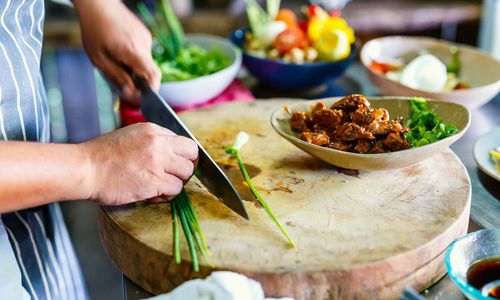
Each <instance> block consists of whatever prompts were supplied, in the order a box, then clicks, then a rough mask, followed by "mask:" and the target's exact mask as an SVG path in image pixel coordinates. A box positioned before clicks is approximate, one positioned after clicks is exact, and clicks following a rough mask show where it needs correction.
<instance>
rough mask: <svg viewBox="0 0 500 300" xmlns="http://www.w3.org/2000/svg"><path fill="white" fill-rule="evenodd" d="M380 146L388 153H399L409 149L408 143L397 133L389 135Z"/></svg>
mask: <svg viewBox="0 0 500 300" xmlns="http://www.w3.org/2000/svg"><path fill="white" fill-rule="evenodd" d="M382 144H383V145H384V148H386V149H388V150H390V151H400V150H405V149H408V148H410V144H409V143H408V141H407V140H406V139H405V138H404V137H402V136H401V134H399V133H389V134H388V135H387V137H386V138H385V140H384V141H383V142H382Z"/></svg>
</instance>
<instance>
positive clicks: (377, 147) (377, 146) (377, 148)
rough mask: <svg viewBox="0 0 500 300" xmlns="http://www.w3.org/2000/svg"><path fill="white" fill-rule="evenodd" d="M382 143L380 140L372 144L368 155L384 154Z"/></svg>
mask: <svg viewBox="0 0 500 300" xmlns="http://www.w3.org/2000/svg"><path fill="white" fill-rule="evenodd" d="M384 152H385V149H384V143H383V141H382V140H378V141H376V142H375V143H373V145H372V148H371V149H370V153H384Z"/></svg>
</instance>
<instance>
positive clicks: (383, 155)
mask: <svg viewBox="0 0 500 300" xmlns="http://www.w3.org/2000/svg"><path fill="white" fill-rule="evenodd" d="M341 98H342V97H330V98H322V99H318V100H305V101H300V102H297V103H294V104H293V105H288V108H289V109H290V111H293V109H292V108H293V107H297V106H302V105H304V104H311V105H312V104H315V103H317V102H324V101H328V100H334V99H336V100H339V99H341ZM418 98H420V99H424V100H426V101H429V102H433V103H436V102H437V103H443V104H445V105H455V106H458V107H462V108H463V109H464V110H465V111H466V112H467V124H465V126H464V128H463V129H462V130H460V131H458V132H457V133H455V134H454V135H452V136H449V137H447V138H444V139H442V140H439V141H437V142H434V143H431V144H427V145H424V146H420V147H414V148H410V149H406V150H401V151H395V152H384V153H370V154H362V153H355V152H348V151H341V150H336V149H332V148H327V147H322V146H318V145H314V144H310V143H308V142H306V141H303V140H301V139H299V138H297V137H295V136H293V135H290V134H288V133H286V132H284V131H283V130H282V129H281V128H280V126H279V125H278V124H275V123H276V122H277V115H278V114H279V113H281V112H282V111H283V110H284V107H280V108H278V109H276V110H275V111H274V112H273V113H272V114H271V120H270V121H271V126H272V127H273V129H274V130H275V131H276V132H277V133H278V134H279V135H281V136H282V137H284V138H286V139H293V141H294V142H296V143H298V144H300V145H303V146H306V147H312V148H315V149H318V150H322V151H325V152H329V153H332V154H344V155H345V154H348V155H351V156H353V157H363V158H370V157H373V158H375V157H377V158H390V157H391V156H393V155H394V154H395V153H403V152H404V153H407V154H411V153H412V152H415V151H421V149H424V148H427V147H431V146H432V145H435V144H438V143H439V144H442V143H445V142H447V141H448V140H450V139H453V138H455V137H460V136H461V135H463V133H465V132H466V131H467V129H468V128H469V125H470V122H471V112H470V110H469V109H468V108H467V107H465V106H463V105H461V104H458V103H453V102H449V101H443V100H436V99H431V98H422V97H418ZM367 99H368V101H372V100H403V101H410V100H411V99H415V97H406V96H382V97H367ZM389 114H390V112H389Z"/></svg>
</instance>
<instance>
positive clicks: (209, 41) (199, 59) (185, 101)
mask: <svg viewBox="0 0 500 300" xmlns="http://www.w3.org/2000/svg"><path fill="white" fill-rule="evenodd" d="M138 8H139V11H140V13H141V15H142V16H143V18H144V20H145V21H146V23H147V25H148V27H149V28H150V30H151V32H152V34H153V37H154V40H155V42H154V46H153V51H152V52H153V53H152V54H153V59H154V60H155V62H156V64H157V65H158V66H159V68H160V70H161V73H162V79H161V81H162V83H161V86H160V95H161V96H162V97H163V98H165V100H166V101H167V102H168V103H169V104H170V105H172V106H174V107H182V106H188V105H195V104H200V103H203V102H206V101H208V100H210V99H212V98H214V97H216V96H217V95H219V94H220V93H221V92H222V91H224V90H225V89H226V88H227V87H228V86H229V85H230V84H231V82H232V81H233V80H234V78H235V77H236V74H237V72H238V70H239V69H240V67H241V61H242V57H241V50H240V49H239V48H237V47H235V46H234V45H233V44H232V43H231V42H230V41H228V40H227V39H224V38H221V37H218V36H213V35H207V34H188V35H185V34H184V32H183V30H182V27H181V25H180V22H179V20H178V19H177V17H176V16H175V14H174V12H173V10H172V8H171V7H170V4H169V1H161V2H160V7H159V8H157V9H156V13H153V12H151V11H150V10H149V9H148V8H147V7H146V6H145V5H143V4H141V5H139V6H138ZM160 12H161V13H160Z"/></svg>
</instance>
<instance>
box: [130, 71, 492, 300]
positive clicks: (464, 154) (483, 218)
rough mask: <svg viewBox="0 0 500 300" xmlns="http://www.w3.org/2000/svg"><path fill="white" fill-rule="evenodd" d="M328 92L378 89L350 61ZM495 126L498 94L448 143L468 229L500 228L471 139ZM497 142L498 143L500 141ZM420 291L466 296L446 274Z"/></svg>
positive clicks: (135, 291)
mask: <svg viewBox="0 0 500 300" xmlns="http://www.w3.org/2000/svg"><path fill="white" fill-rule="evenodd" d="M245 82H246V83H247V84H249V85H250V87H251V89H252V91H253V92H254V93H255V94H257V95H258V96H259V97H263V96H272V97H276V96H279V93H277V92H276V91H268V90H265V88H262V87H259V86H258V85H255V82H254V81H252V80H249V81H245ZM329 92H330V93H332V95H331V96H338V93H345V94H351V93H360V92H361V93H363V94H365V95H378V91H377V89H376V88H375V87H374V86H373V85H372V84H371V82H370V81H369V79H368V77H367V75H366V74H365V72H364V70H363V67H362V66H361V65H359V64H358V63H355V64H353V65H352V66H351V67H350V68H349V69H348V70H347V72H346V74H345V75H344V76H342V77H340V78H338V79H337V80H335V81H333V82H330V83H329V84H328V87H327V88H326V89H323V90H321V91H320V92H319V94H318V95H319V96H320V97H326V96H328V93H329ZM325 93H326V94H325ZM284 95H286V93H284ZM286 96H289V95H286ZM306 96H307V95H306ZM496 126H500V94H498V95H497V96H496V97H495V98H494V99H493V100H492V101H490V102H489V103H488V104H486V105H484V106H483V107H481V108H479V109H478V110H475V111H473V112H472V121H471V125H470V127H469V129H468V131H467V132H466V133H465V134H464V136H463V137H462V138H461V139H460V140H458V141H457V142H456V143H455V144H454V145H452V147H451V149H452V150H453V151H454V152H455V153H456V154H457V156H458V157H459V158H460V159H461V160H462V162H463V164H464V165H465V167H466V168H467V172H468V173H469V176H470V179H471V185H472V207H471V222H470V224H469V232H471V231H476V230H479V229H480V228H500V182H498V181H496V180H495V179H493V178H491V177H489V176H488V175H486V174H485V173H484V172H482V171H481V170H479V169H478V168H477V166H476V163H475V161H474V157H473V147H474V143H475V142H476V141H477V139H478V138H479V137H481V136H482V135H484V134H486V133H488V132H489V131H491V130H492V129H493V128H494V127H496ZM498 143H499V145H500V141H498ZM422 295H423V296H424V297H425V298H427V299H440V300H441V299H465V297H464V296H463V295H462V294H461V293H460V291H459V290H458V288H457V287H456V286H455V285H454V284H453V282H452V281H451V279H450V278H449V277H448V276H445V277H443V278H442V279H441V280H440V281H439V282H438V283H436V284H435V285H434V286H432V287H430V288H429V289H428V290H426V291H424V292H423V293H422ZM150 296H151V295H150V294H149V293H147V292H146V291H144V290H143V289H141V288H140V287H138V286H136V285H135V284H134V283H133V282H131V281H130V280H129V279H127V278H126V277H125V276H123V299H126V300H132V299H143V298H146V297H150Z"/></svg>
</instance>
